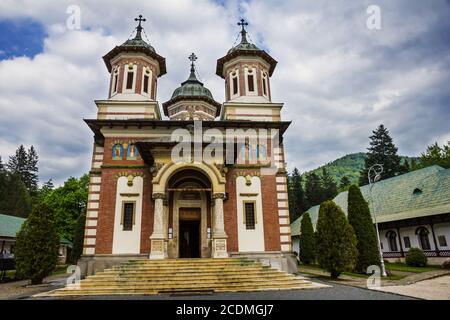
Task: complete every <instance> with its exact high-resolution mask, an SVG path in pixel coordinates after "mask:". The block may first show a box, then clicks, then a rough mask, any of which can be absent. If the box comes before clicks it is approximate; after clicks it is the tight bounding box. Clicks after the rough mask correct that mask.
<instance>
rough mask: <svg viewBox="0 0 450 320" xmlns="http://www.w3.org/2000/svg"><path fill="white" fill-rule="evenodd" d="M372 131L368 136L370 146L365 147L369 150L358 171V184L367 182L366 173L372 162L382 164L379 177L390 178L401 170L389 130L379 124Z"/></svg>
mask: <svg viewBox="0 0 450 320" xmlns="http://www.w3.org/2000/svg"><path fill="white" fill-rule="evenodd" d="M372 132H373V135H372V136H370V147H369V148H368V149H367V150H369V152H368V153H367V155H366V159H365V163H364V169H363V170H362V171H361V172H360V179H359V183H360V185H366V184H368V178H367V173H368V171H369V168H370V167H371V166H373V165H374V164H381V165H382V166H383V174H382V175H381V179H387V178H391V177H394V176H396V175H398V174H400V173H401V172H402V168H401V165H400V157H399V156H398V155H397V147H395V145H394V143H393V140H392V138H391V136H390V135H389V131H388V130H387V129H386V128H385V127H384V125H382V124H381V125H380V126H379V127H378V128H377V129H376V130H374V131H372Z"/></svg>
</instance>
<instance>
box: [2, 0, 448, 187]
mask: <svg viewBox="0 0 450 320" xmlns="http://www.w3.org/2000/svg"><path fill="white" fill-rule="evenodd" d="M106 4H107V5H106ZM371 4H375V5H378V6H379V7H380V10H381V11H380V12H381V19H382V20H381V21H382V28H381V30H369V29H368V28H367V27H366V21H367V18H368V15H367V12H366V9H367V7H368V6H369V5H371ZM71 5H77V6H78V7H79V8H80V10H81V11H80V12H81V29H80V30H70V29H68V28H67V25H66V21H67V19H68V17H69V14H68V13H67V10H68V8H69V7H70V6H71ZM138 14H143V15H144V17H145V18H147V21H146V22H145V23H144V27H145V30H146V33H147V35H148V37H149V39H150V42H151V44H152V46H154V47H155V49H156V51H157V52H158V53H159V54H161V55H162V56H164V57H165V58H166V61H167V69H168V73H167V74H166V75H165V76H163V77H161V78H160V80H159V86H158V96H157V99H158V101H159V103H160V104H161V103H162V102H164V101H166V100H168V99H169V98H170V96H171V94H172V92H173V90H174V89H175V88H176V87H177V86H179V84H180V82H182V81H184V80H185V79H186V77H187V75H188V70H189V61H188V60H187V57H188V55H189V54H190V53H191V52H195V53H196V55H197V56H198V58H199V59H198V60H197V69H198V72H199V74H200V76H201V78H202V81H203V82H204V83H205V86H207V87H208V88H209V89H210V90H211V91H212V93H213V95H214V97H215V99H216V100H218V101H223V99H224V84H223V80H222V79H221V78H220V77H218V76H216V75H215V66H216V60H217V59H218V58H220V57H222V56H223V55H224V54H225V53H226V52H227V50H228V49H229V48H230V47H231V46H232V44H233V42H234V41H235V39H236V36H237V34H238V32H239V27H238V26H237V25H236V23H237V21H238V20H239V19H240V18H241V17H245V18H246V19H247V20H248V21H249V23H250V25H249V27H248V31H249V34H250V37H251V39H252V40H253V41H254V42H255V43H256V44H257V45H258V46H259V47H260V48H264V49H266V50H267V51H269V52H270V54H271V55H272V56H273V57H274V58H275V59H276V60H278V65H277V68H276V70H275V72H274V74H273V77H272V79H271V88H272V96H273V100H274V101H275V102H284V104H285V105H284V108H283V119H285V120H292V125H291V127H290V128H289V130H288V131H287V134H286V139H285V144H286V151H287V162H288V165H289V169H292V168H293V167H294V166H295V167H298V168H299V169H300V170H301V171H305V170H309V169H312V168H314V167H316V166H319V165H322V164H324V163H326V162H329V161H332V160H334V159H336V158H337V157H340V156H343V155H345V154H347V153H352V152H359V151H364V150H365V148H367V147H368V136H369V135H370V134H371V131H372V130H373V129H374V128H376V127H377V126H378V125H379V124H380V123H384V124H385V126H386V127H387V128H388V129H389V130H390V132H391V135H392V137H393V138H394V142H395V143H396V145H397V146H398V147H399V152H400V153H401V154H404V155H418V154H420V152H422V151H424V150H425V149H426V146H427V145H430V144H432V143H434V142H435V141H438V142H439V143H441V144H442V143H444V142H446V141H447V140H449V139H450V129H449V125H448V124H449V123H450V91H449V83H450V32H448V31H449V30H450V19H449V18H448V17H449V16H450V2H449V1H445V0H434V1H427V2H425V1H408V0H395V1H392V0H383V1H380V0H377V1H366V0H360V1H344V0H328V1H326V0H317V1H309V0H297V1H292V0H290V1H275V0H266V1H239V0H232V1H225V0H223V1H222V0H220V1H209V0H195V1H194V0H179V1H178V0H174V1H148V0H137V1H131V2H124V1H119V0H112V1H95V2H93V1H88V0H79V1H73V0H60V1H54V0H41V1H30V0H16V1H13V2H11V1H2V2H0V35H1V37H0V83H1V85H0V113H1V114H2V117H0V156H1V157H2V159H3V160H4V161H5V160H6V159H7V158H8V156H9V155H11V154H12V153H13V152H14V150H15V149H16V148H17V146H18V145H19V144H24V145H26V146H29V145H31V144H33V145H34V146H35V147H36V148H37V150H38V153H39V155H40V178H41V181H45V180H47V179H49V178H53V179H54V181H55V182H56V183H57V184H58V183H61V182H62V181H64V180H65V179H66V178H67V177H68V176H71V175H72V176H79V175H81V174H83V173H85V172H87V171H88V170H89V164H90V157H91V152H92V150H91V148H92V133H91V132H90V130H89V128H88V127H87V126H86V125H85V123H84V122H83V121H82V119H83V118H94V117H95V116H96V107H95V104H94V100H96V99H104V98H105V97H106V95H107V85H108V76H109V75H108V72H107V70H106V68H105V66H104V64H103V61H102V59H101V57H102V56H103V55H104V54H105V53H107V52H108V51H109V50H110V49H111V48H113V47H114V46H115V45H118V44H121V43H122V42H124V41H125V40H126V39H127V37H128V36H129V35H130V33H131V32H132V30H133V28H134V27H135V22H134V17H136V16H137V15H138Z"/></svg>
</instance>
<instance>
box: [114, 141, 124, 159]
mask: <svg viewBox="0 0 450 320" xmlns="http://www.w3.org/2000/svg"><path fill="white" fill-rule="evenodd" d="M122 156H123V147H122V145H121V144H115V145H114V146H113V148H112V159H113V160H122Z"/></svg>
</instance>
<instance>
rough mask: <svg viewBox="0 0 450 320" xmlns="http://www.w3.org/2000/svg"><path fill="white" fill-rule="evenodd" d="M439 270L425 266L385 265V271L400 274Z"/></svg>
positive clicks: (436, 267)
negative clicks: (399, 272) (398, 272)
mask: <svg viewBox="0 0 450 320" xmlns="http://www.w3.org/2000/svg"><path fill="white" fill-rule="evenodd" d="M438 269H440V267H439V266H427V267H410V266H407V265H406V264H404V263H387V264H386V270H389V271H402V272H412V273H421V272H427V271H434V270H438Z"/></svg>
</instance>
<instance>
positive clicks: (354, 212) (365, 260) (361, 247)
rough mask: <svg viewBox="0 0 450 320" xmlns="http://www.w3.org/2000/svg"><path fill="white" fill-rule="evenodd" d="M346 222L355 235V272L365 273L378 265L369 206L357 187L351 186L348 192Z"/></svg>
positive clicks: (374, 232)
mask: <svg viewBox="0 0 450 320" xmlns="http://www.w3.org/2000/svg"><path fill="white" fill-rule="evenodd" d="M348 221H349V222H350V224H351V226H352V227H353V230H354V231H355V235H356V247H357V249H358V260H357V263H356V266H355V271H357V272H360V273H366V271H367V267H368V266H371V265H378V264H379V263H380V259H379V253H378V246H377V235H376V230H375V227H374V225H373V222H372V218H371V215H370V210H369V205H368V204H367V202H366V200H364V197H363V196H362V194H361V190H360V189H359V187H357V186H355V185H352V186H350V189H349V190H348Z"/></svg>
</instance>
